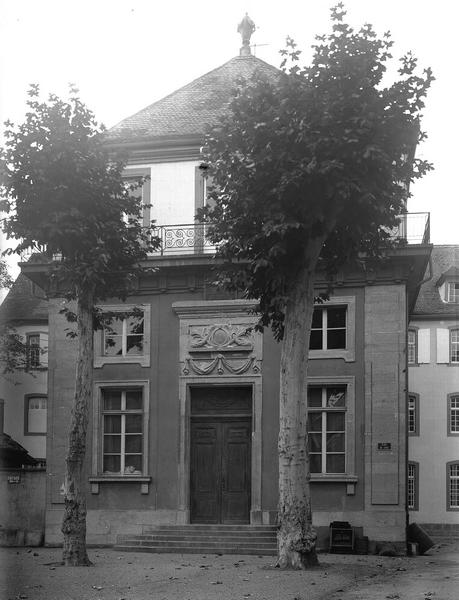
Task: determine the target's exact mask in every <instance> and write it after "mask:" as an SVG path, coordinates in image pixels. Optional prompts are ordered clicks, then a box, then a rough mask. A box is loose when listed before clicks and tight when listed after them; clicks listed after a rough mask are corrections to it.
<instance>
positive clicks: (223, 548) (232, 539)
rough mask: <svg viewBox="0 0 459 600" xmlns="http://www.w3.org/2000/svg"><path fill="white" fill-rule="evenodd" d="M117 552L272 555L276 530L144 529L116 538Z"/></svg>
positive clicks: (232, 527) (213, 527)
mask: <svg viewBox="0 0 459 600" xmlns="http://www.w3.org/2000/svg"><path fill="white" fill-rule="evenodd" d="M115 549H116V550H117V551H126V552H170V553H179V554H183V553H187V552H190V553H193V554H196V553H203V554H205V553H209V554H260V555H275V554H276V551H277V537H276V527H270V526H263V525H259V526H253V527H252V526H250V525H204V524H203V525H201V524H197V525H194V524H193V525H158V526H155V527H153V526H144V527H143V533H142V534H140V535H139V534H132V535H129V534H124V535H119V536H118V538H117V543H116V545H115Z"/></svg>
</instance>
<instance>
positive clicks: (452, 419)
mask: <svg viewBox="0 0 459 600" xmlns="http://www.w3.org/2000/svg"><path fill="white" fill-rule="evenodd" d="M455 434H459V394H454V395H453V394H451V395H450V396H449V398H448V435H455Z"/></svg>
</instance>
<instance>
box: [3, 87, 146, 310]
mask: <svg viewBox="0 0 459 600" xmlns="http://www.w3.org/2000/svg"><path fill="white" fill-rule="evenodd" d="M28 94H29V100H28V102H27V104H28V107H29V111H28V112H27V114H26V118H25V121H24V123H23V124H22V125H20V126H19V127H15V126H14V124H13V123H11V122H7V123H6V126H7V129H6V134H5V135H6V139H7V141H6V146H5V149H4V150H3V157H2V158H3V161H4V165H5V166H4V169H5V174H4V181H3V186H2V187H3V194H2V195H3V198H4V200H3V203H2V204H3V208H4V209H6V210H7V211H8V212H9V216H8V218H7V219H6V220H5V222H4V225H3V226H4V231H5V232H6V233H7V235H8V236H9V237H11V238H14V239H16V240H18V244H17V245H16V247H15V248H14V249H13V250H12V251H13V252H17V253H21V252H23V251H24V250H32V251H36V250H37V249H42V248H46V252H45V254H46V256H47V257H48V258H52V257H54V258H56V257H57V258H58V259H59V260H54V262H53V263H52V268H51V273H52V276H53V277H54V278H57V279H58V280H61V281H65V286H66V288H67V290H68V292H69V296H70V297H75V296H76V294H77V291H78V290H80V291H81V290H86V291H87V290H91V291H92V293H93V294H94V297H95V298H99V299H102V298H104V297H107V296H112V295H118V296H120V297H124V296H125V295H126V292H127V289H128V287H129V282H130V280H131V279H132V278H133V277H135V276H136V275H137V274H138V273H139V272H140V268H141V267H140V261H141V260H142V259H144V258H146V256H147V254H148V252H149V251H151V250H152V249H154V248H155V247H156V246H157V245H158V240H157V238H155V237H152V235H151V231H150V230H149V229H148V228H146V229H145V228H143V227H142V222H141V218H142V206H141V202H140V199H139V198H138V197H136V194H135V193H134V192H135V190H136V188H138V187H140V185H141V184H142V183H143V181H139V182H138V183H134V184H131V185H128V184H127V183H126V182H125V181H124V180H123V177H122V173H123V168H124V162H123V160H122V159H121V158H120V157H114V156H113V155H110V154H109V152H108V150H107V148H106V147H105V146H104V137H103V128H101V127H99V125H98V124H97V122H96V121H95V119H94V115H93V113H92V112H91V111H90V110H89V109H88V108H87V107H86V106H85V105H84V104H83V103H82V101H81V100H80V99H79V97H78V95H77V90H75V89H74V88H71V89H70V97H69V99H68V100H67V101H65V100H62V99H60V98H59V97H57V96H56V95H50V96H49V98H48V100H47V101H40V100H39V88H38V86H37V85H32V86H31V88H30V90H29V92H28ZM137 196H138V195H137Z"/></svg>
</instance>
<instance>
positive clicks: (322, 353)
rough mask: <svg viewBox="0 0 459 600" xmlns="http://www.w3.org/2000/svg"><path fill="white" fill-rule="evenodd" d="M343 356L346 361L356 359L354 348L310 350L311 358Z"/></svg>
mask: <svg viewBox="0 0 459 600" xmlns="http://www.w3.org/2000/svg"><path fill="white" fill-rule="evenodd" d="M328 358H342V359H344V360H345V361H346V362H354V361H355V352H354V350H351V349H349V350H309V359H311V360H314V359H328Z"/></svg>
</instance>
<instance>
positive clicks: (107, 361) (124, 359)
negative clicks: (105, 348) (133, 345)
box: [94, 354, 150, 369]
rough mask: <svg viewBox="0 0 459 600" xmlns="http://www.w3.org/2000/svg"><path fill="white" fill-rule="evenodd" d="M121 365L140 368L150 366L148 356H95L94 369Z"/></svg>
mask: <svg viewBox="0 0 459 600" xmlns="http://www.w3.org/2000/svg"><path fill="white" fill-rule="evenodd" d="M122 364H139V365H140V366H141V367H149V366H150V355H149V354H145V355H144V356H95V357H94V368H96V369H97V368H100V367H103V366H104V365H122Z"/></svg>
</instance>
